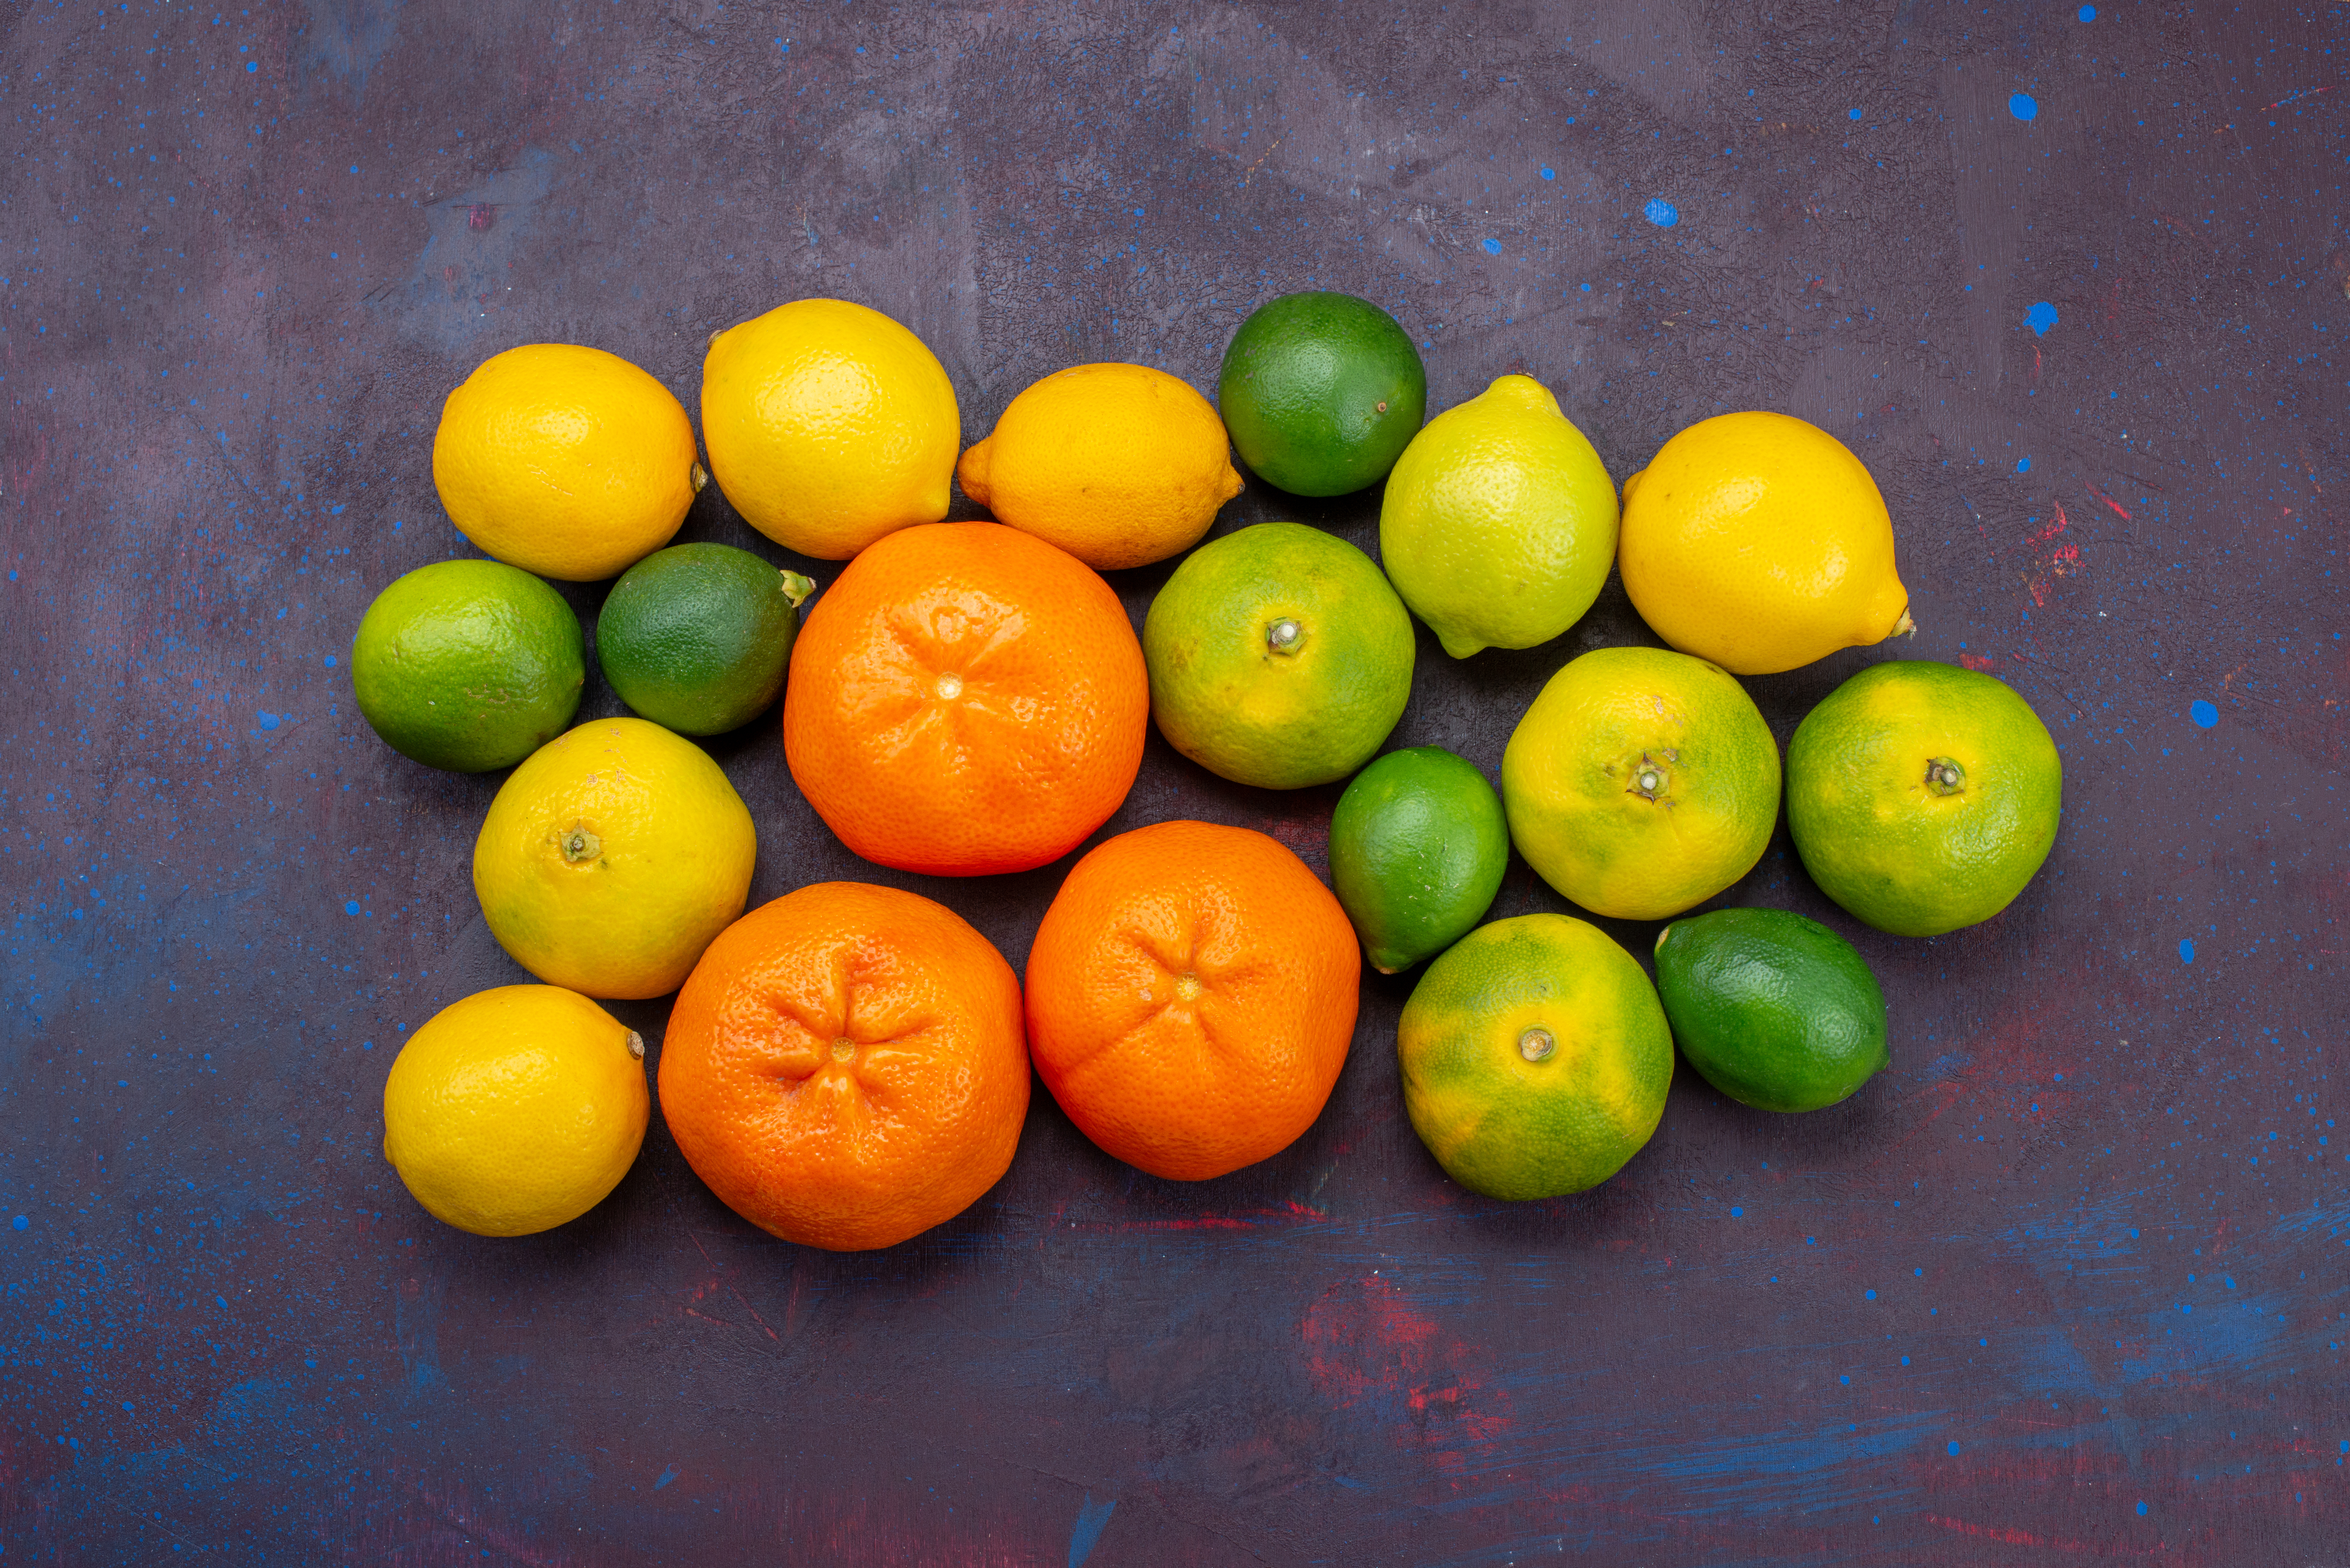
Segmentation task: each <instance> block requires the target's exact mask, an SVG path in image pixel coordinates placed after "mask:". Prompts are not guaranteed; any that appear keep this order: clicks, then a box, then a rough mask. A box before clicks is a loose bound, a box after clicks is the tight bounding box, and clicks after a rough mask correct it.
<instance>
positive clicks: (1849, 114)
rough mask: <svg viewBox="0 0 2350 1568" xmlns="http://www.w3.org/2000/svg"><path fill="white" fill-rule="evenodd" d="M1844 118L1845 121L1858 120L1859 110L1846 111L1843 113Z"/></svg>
mask: <svg viewBox="0 0 2350 1568" xmlns="http://www.w3.org/2000/svg"><path fill="white" fill-rule="evenodd" d="M1844 117H1845V118H1846V119H1859V118H1860V110H1858V109H1846V110H1845V111H1844Z"/></svg>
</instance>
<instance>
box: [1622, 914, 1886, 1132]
mask: <svg viewBox="0 0 2350 1568" xmlns="http://www.w3.org/2000/svg"><path fill="white" fill-rule="evenodd" d="M1657 995H1658V996H1659V999H1661V1000H1662V1001H1663V1002H1664V1004H1665V1018H1666V1020H1667V1021H1668V1022H1669V1023H1671V1024H1672V1026H1673V1042H1674V1044H1677V1045H1679V1047H1680V1050H1681V1054H1682V1055H1683V1056H1685V1057H1687V1058H1688V1059H1689V1064H1690V1066H1692V1067H1694V1068H1696V1069H1697V1070H1698V1075H1699V1076H1700V1077H1702V1078H1703V1079H1704V1080H1705V1081H1706V1082H1707V1083H1709V1084H1711V1085H1713V1086H1714V1087H1715V1088H1717V1089H1720V1090H1721V1092H1722V1093H1723V1094H1725V1095H1728V1096H1730V1097H1731V1099H1733V1100H1736V1101H1738V1102H1739V1103H1740V1104H1741V1105H1748V1106H1754V1107H1755V1108H1756V1109H1758V1110H1765V1111H1815V1110H1818V1109H1820V1108H1821V1107H1822V1106H1833V1105H1835V1103H1837V1102H1838V1101H1839V1100H1844V1099H1848V1098H1850V1097H1851V1096H1852V1095H1853V1094H1854V1093H1855V1092H1856V1090H1858V1089H1859V1087H1860V1086H1861V1085H1863V1084H1865V1083H1866V1082H1868V1080H1869V1079H1870V1078H1872V1077H1874V1076H1876V1075H1877V1073H1879V1072H1881V1071H1883V1070H1884V1067H1885V1065H1886V1064H1887V1062H1888V1061H1889V1060H1891V1058H1890V1056H1889V1055H1888V1054H1887V1050H1886V1045H1885V992H1883V991H1882V990H1881V989H1879V988H1878V986H1877V977H1876V976H1875V975H1874V974H1872V973H1870V972H1869V969H1868V961H1867V960H1866V959H1864V958H1862V957H1861V956H1860V954H1859V952H1858V951H1856V950H1855V949H1854V947H1853V945H1852V944H1851V943H1850V942H1848V941H1846V940H1844V939H1843V938H1842V937H1840V936H1838V935H1836V934H1835V932H1834V931H1832V930H1830V929H1827V928H1826V927H1825V926H1824V925H1822V924H1820V923H1819V922H1818V921H1817V920H1814V919H1805V918H1804V916H1802V915H1798V914H1795V913H1794V912H1793V911H1791V910H1787V909H1715V910H1713V911H1712V912H1711V913H1709V914H1703V915H1693V916H1691V917H1690V918H1689V919H1685V920H1675V921H1674V922H1673V923H1672V924H1671V925H1669V926H1667V927H1666V928H1665V929H1664V930H1663V931H1662V932H1661V933H1659V936H1658V938H1657Z"/></svg>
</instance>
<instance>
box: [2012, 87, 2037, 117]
mask: <svg viewBox="0 0 2350 1568" xmlns="http://www.w3.org/2000/svg"><path fill="white" fill-rule="evenodd" d="M2007 112H2008V113H2010V114H2012V115H2013V116H2015V118H2016V119H2038V118H2039V116H2040V100H2039V99H2035V98H2033V96H2032V95H2031V94H2030V93H2028V92H2019V93H2011V94H2010V95H2009V96H2008V99H2007Z"/></svg>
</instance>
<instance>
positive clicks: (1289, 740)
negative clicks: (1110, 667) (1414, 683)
mask: <svg viewBox="0 0 2350 1568" xmlns="http://www.w3.org/2000/svg"><path fill="white" fill-rule="evenodd" d="M1142 657H1143V660H1144V662H1145V663H1146V664H1147V665H1148V666H1149V671H1150V716H1151V718H1152V719H1154V720H1155V721H1157V722H1158V725H1159V732H1160V733H1161V734H1163V735H1165V736H1166V737H1167V740H1168V743H1169V744H1170V745H1172V746H1173V747H1174V748H1175V749H1176V750H1177V751H1179V752H1180V753H1183V754H1184V755H1185V756H1187V757H1189V758H1191V760H1192V761H1193V762H1195V763H1199V764H1200V765H1201V767H1203V768H1206V769H1207V770H1208V771H1209V772H1211V773H1214V774H1221V775H1222V776H1223V777H1225V778H1228V779H1231V780H1232V781H1233V782H1235V783H1237V784H1255V785H1258V786H1260V787H1262V788H1265V789H1301V788H1304V787H1305V786H1306V785H1309V784H1328V783H1330V782H1332V781H1333V780H1335V779H1342V778H1345V777H1346V776H1347V774H1351V773H1353V772H1354V771H1355V770H1356V769H1357V768H1359V767H1361V766H1362V765H1363V763H1366V762H1367V761H1368V760H1369V759H1370V758H1371V756H1372V755H1373V754H1374V753H1377V752H1378V749H1379V747H1380V745H1381V744H1382V743H1383V742H1385V741H1386V740H1387V738H1388V732H1389V731H1391V730H1393V729H1394V728H1395V726H1396V721H1397V720H1399V719H1400V718H1402V717H1403V710H1404V704H1405V702H1406V701H1409V699H1410V696H1411V669H1412V657H1413V647H1412V631H1411V616H1410V613H1409V611H1407V610H1406V609H1405V608H1404V607H1403V601H1402V600H1401V599H1399V598H1398V597H1396V591H1395V589H1394V588H1393V587H1389V586H1388V580H1387V578H1386V577H1385V576H1382V575H1381V573H1380V571H1379V569H1378V566H1374V565H1373V564H1372V563H1371V558H1370V557H1369V556H1366V555H1364V554H1363V553H1362V552H1361V551H1360V550H1357V549H1356V548H1355V546H1353V545H1349V544H1347V542H1346V541H1345V540H1344V539H1341V538H1338V537H1337V536H1336V535H1330V534H1325V533H1324V532H1322V530H1320V529H1319V528H1308V527H1306V526H1305V525H1304V524H1298V523H1260V524H1256V525H1255V526H1254V527H1253V528H1243V529H1242V530H1241V531H1240V532H1238V533H1237V534H1227V535H1224V536H1223V537H1222V538H1221V539H1214V540H1211V541H1210V542H1209V543H1207V544H1205V545H1201V546H1200V547H1199V548H1198V549H1197V550H1194V551H1192V552H1191V555H1190V556H1187V557H1186V558H1185V559H1184V562H1183V564H1182V565H1181V566H1178V567H1176V568H1175V575H1174V576H1170V577H1169V578H1168V579H1167V586H1166V587H1162V588H1160V589H1159V597H1156V598H1154V599H1152V600H1151V601H1150V613H1149V615H1148V616H1147V617H1145V618H1144V619H1143V624H1142Z"/></svg>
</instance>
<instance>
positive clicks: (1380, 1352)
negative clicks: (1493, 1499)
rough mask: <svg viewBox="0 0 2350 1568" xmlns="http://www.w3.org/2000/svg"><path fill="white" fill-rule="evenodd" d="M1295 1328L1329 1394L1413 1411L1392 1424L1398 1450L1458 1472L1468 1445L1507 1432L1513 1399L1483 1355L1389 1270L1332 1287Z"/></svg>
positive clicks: (1318, 1383)
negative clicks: (1447, 1329)
mask: <svg viewBox="0 0 2350 1568" xmlns="http://www.w3.org/2000/svg"><path fill="white" fill-rule="evenodd" d="M1298 1334H1299V1337H1301V1338H1302V1339H1303V1340H1304V1341H1305V1357H1306V1360H1305V1365H1306V1370H1307V1372H1308V1374H1309V1375H1310V1376H1312V1378H1313V1380H1314V1386H1315V1387H1316V1388H1317V1389H1319V1390H1320V1391H1321V1393H1322V1394H1323V1396H1324V1397H1326V1398H1328V1399H1330V1400H1331V1401H1333V1402H1334V1403H1336V1404H1337V1405H1340V1406H1347V1407H1351V1406H1357V1405H1362V1404H1366V1403H1372V1404H1381V1403H1386V1402H1388V1401H1393V1402H1395V1404H1396V1405H1399V1406H1400V1407H1401V1408H1402V1410H1403V1411H1405V1412H1408V1413H1409V1414H1408V1415H1407V1416H1406V1417H1405V1419H1404V1420H1403V1422H1402V1423H1400V1424H1399V1426H1398V1427H1397V1428H1394V1436H1395V1440H1396V1442H1397V1444H1398V1446H1399V1447H1405V1448H1410V1449H1419V1450H1420V1451H1421V1452H1422V1453H1424V1454H1425V1455H1426V1457H1427V1458H1428V1459H1430V1460H1431V1461H1432V1462H1433V1463H1434V1466H1435V1468H1436V1469H1438V1470H1440V1471H1441V1472H1444V1473H1446V1474H1449V1475H1452V1476H1456V1477H1457V1476H1458V1475H1459V1474H1460V1472H1461V1470H1462V1469H1465V1468H1466V1467H1467V1466H1468V1464H1469V1463H1470V1458H1471V1456H1470V1455H1469V1453H1467V1452H1466V1451H1465V1450H1469V1449H1484V1448H1487V1447H1489V1446H1490V1445H1492V1443H1493V1442H1495V1441H1496V1440H1498V1439H1499V1438H1502V1437H1503V1435H1504V1434H1505V1433H1507V1432H1508V1431H1509V1429H1510V1428H1511V1425H1512V1417H1511V1416H1510V1414H1509V1396H1508V1395H1507V1394H1506V1393H1504V1392H1503V1391H1502V1390H1500V1389H1497V1388H1492V1387H1490V1386H1487V1381H1486V1376H1485V1366H1484V1361H1485V1357H1484V1355H1483V1354H1482V1352H1481V1351H1479V1350H1477V1349H1475V1348H1473V1347H1471V1346H1470V1345H1467V1344H1465V1343H1464V1342H1462V1341H1461V1340H1458V1339H1454V1338H1452V1337H1451V1336H1449V1335H1447V1334H1444V1333H1443V1332H1442V1330H1441V1329H1440V1328H1439V1326H1438V1324H1437V1323H1436V1320H1435V1319H1433V1318H1431V1317H1429V1316H1428V1315H1426V1314H1423V1313H1420V1312H1418V1311H1415V1310H1414V1309H1413V1308H1412V1307H1411V1306H1410V1305H1409V1303H1407V1302H1406V1301H1405V1300H1404V1299H1403V1293H1402V1292H1401V1291H1400V1290H1399V1289H1398V1288H1397V1286H1396V1285H1395V1284H1394V1282H1391V1281H1389V1280H1388V1279H1387V1278H1386V1277H1385V1276H1383V1275H1379V1274H1371V1275H1367V1276H1366V1277H1364V1278H1362V1279H1359V1280H1344V1281H1341V1282H1338V1283H1336V1284H1334V1285H1332V1286H1331V1287H1330V1288H1329V1289H1328V1290H1326V1291H1325V1292H1323V1293H1322V1294H1321V1296H1320V1297H1319V1298H1317V1299H1316V1300H1315V1303H1314V1304H1313V1305H1312V1306H1310V1307H1308V1308H1306V1310H1305V1318H1304V1320H1303V1321H1302V1322H1301V1323H1300V1324H1298ZM1453 1484H1454V1485H1455V1486H1457V1485H1458V1484H1459V1482H1458V1481H1457V1480H1456V1481H1455V1482H1454V1483H1453Z"/></svg>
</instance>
